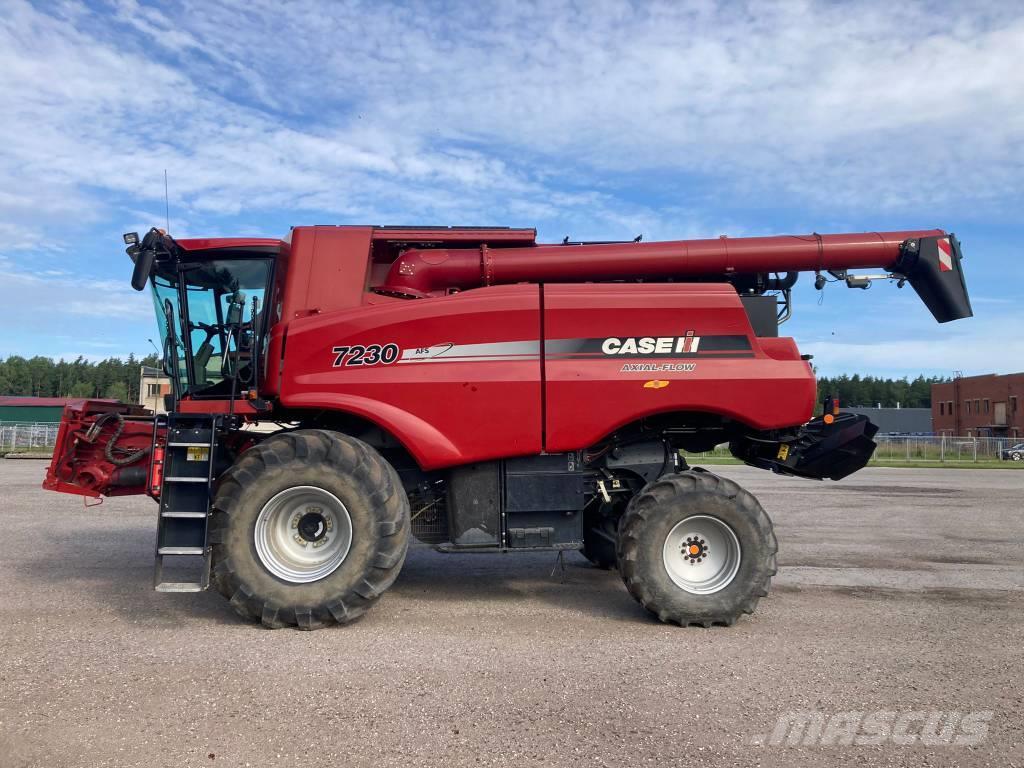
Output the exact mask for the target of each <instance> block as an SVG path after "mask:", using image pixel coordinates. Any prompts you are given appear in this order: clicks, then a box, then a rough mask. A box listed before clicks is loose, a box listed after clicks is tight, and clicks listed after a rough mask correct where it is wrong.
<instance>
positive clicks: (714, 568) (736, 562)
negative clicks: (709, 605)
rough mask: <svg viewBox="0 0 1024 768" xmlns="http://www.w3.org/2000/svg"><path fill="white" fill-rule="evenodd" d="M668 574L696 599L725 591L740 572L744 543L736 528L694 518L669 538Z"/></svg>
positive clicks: (665, 552)
mask: <svg viewBox="0 0 1024 768" xmlns="http://www.w3.org/2000/svg"><path fill="white" fill-rule="evenodd" d="M662 555H663V558H664V561H665V570H666V571H667V572H668V575H669V578H670V579H672V582H673V583H674V584H675V585H676V586H677V587H679V588H680V589H682V590H685V591H686V592H690V593H692V594H695V595H709V594H711V593H713V592H719V591H721V590H723V589H725V588H726V587H727V586H729V584H730V583H731V582H732V580H733V579H734V578H736V572H737V571H739V569H740V558H741V550H740V542H739V539H737V538H736V534H735V533H733V530H732V528H730V527H729V526H728V525H726V524H725V523H724V522H722V521H721V520H719V519H718V518H717V517H711V516H709V515H693V516H692V517H688V518H686V519H685V520H681V521H680V522H678V523H676V524H675V526H673V528H672V530H671V531H669V532H668V536H666V537H665V546H664V549H663V553H662Z"/></svg>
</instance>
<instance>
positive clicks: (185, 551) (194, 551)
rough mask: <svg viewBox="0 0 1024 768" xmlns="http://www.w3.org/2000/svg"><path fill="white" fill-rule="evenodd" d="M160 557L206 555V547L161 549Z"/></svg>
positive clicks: (159, 550)
mask: <svg viewBox="0 0 1024 768" xmlns="http://www.w3.org/2000/svg"><path fill="white" fill-rule="evenodd" d="M156 553H157V554H158V555H205V554H206V548H205V547H160V548H159V549H158V550H157V551H156Z"/></svg>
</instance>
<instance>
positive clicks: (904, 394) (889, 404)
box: [818, 373, 949, 408]
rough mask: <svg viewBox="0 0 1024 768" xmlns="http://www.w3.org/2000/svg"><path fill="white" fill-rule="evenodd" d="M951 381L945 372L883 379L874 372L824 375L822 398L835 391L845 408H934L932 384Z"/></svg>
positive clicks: (834, 394) (820, 380)
mask: <svg viewBox="0 0 1024 768" xmlns="http://www.w3.org/2000/svg"><path fill="white" fill-rule="evenodd" d="M944 381H949V379H948V378H943V377H941V376H918V377H917V378H916V379H913V380H911V379H882V378H876V377H874V376H860V375H859V374H856V373H855V374H853V376H847V375H846V374H843V375H842V376H835V377H829V376H820V377H819V378H818V399H819V400H823V399H824V398H825V397H826V396H828V395H832V396H833V397H838V398H839V406H840V407H841V408H845V407H853V408H858V407H861V408H873V407H874V406H876V405H878V404H879V403H881V405H882V407H883V408H895V407H896V404H897V403H899V406H900V407H901V408H931V406H932V384H938V383H941V382H944Z"/></svg>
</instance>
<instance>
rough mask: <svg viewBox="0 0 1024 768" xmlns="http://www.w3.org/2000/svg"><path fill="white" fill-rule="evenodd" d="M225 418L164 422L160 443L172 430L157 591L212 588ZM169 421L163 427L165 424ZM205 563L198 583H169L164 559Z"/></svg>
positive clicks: (159, 525)
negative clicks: (217, 465) (212, 532)
mask: <svg viewBox="0 0 1024 768" xmlns="http://www.w3.org/2000/svg"><path fill="white" fill-rule="evenodd" d="M220 418H221V417H220V416H216V415H209V414H180V413H177V414H169V415H167V416H166V417H158V421H157V425H156V428H155V430H154V440H155V439H156V435H157V434H159V431H160V427H161V426H166V429H167V431H166V435H167V442H166V447H165V452H164V466H163V480H162V482H161V484H160V512H159V515H160V517H159V519H158V520H157V536H156V566H155V569H154V573H153V588H154V589H155V590H156V591H157V592H202V591H203V590H205V589H206V588H207V587H209V586H210V547H209V545H208V543H207V541H206V534H207V527H208V523H209V520H210V504H211V501H212V493H213V480H214V457H215V456H216V453H217V432H218V427H219V426H220ZM164 419H165V420H166V421H165V423H164V424H163V425H162V424H161V423H160V420H164ZM165 557H176V558H179V557H180V558H193V559H195V558H201V560H200V561H199V562H200V563H201V564H200V566H199V567H200V569H201V570H200V571H199V573H198V574H197V580H196V581H164V575H163V570H164V558H165Z"/></svg>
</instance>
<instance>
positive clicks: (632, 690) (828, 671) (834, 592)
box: [0, 461, 1024, 768]
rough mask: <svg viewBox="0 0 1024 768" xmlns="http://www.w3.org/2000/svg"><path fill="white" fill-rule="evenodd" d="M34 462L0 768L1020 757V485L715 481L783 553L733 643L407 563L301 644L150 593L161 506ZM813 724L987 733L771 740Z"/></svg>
mask: <svg viewBox="0 0 1024 768" xmlns="http://www.w3.org/2000/svg"><path fill="white" fill-rule="evenodd" d="M44 465H45V462H41V461H0V518H2V526H3V527H2V531H3V533H2V535H0V654H2V656H0V766H3V767H4V768H8V767H9V766H23V765H26V766H27V765H32V766H35V765H39V766H47V767H48V768H49V767H52V766H100V765H103V766H127V765H145V766H174V767H175V768H180V767H181V766H200V765H203V766H213V767H216V766H247V765H250V766H267V765H310V766H311V765H320V764H323V765H327V764H330V765H335V766H342V765H373V766H390V765H395V766H399V765H401V766H407V765H441V764H444V765H448V766H462V765H467V766H480V765H515V766H524V765H542V764H544V765H560V766H561V765H572V766H576V765H579V766H584V765H586V766H632V765H659V766H663V765H688V766H690V765H730V766H735V765H807V766H819V765H836V764H844V763H850V764H857V765H876V764H879V765H901V766H902V765H992V766H1007V765H1018V766H1019V765H1024V746H1022V743H1024V698H1022V697H1024V685H1022V683H1024V666H1022V662H1024V654H1022V651H1021V643H1022V639H1024V610H1022V608H1024V554H1022V548H1021V544H1022V541H1024V473H1018V472H1007V471H998V470H989V471H986V470H927V469H908V470H904V469H868V470H864V471H862V472H861V473H859V474H858V475H856V476H855V477H853V478H850V479H848V480H846V481H844V482H842V483H829V484H822V483H813V482H809V481H801V480H795V479H791V478H779V477H774V476H772V475H770V474H768V473H765V472H761V471H759V470H754V469H749V468H747V467H734V466H728V467H721V468H718V470H717V471H719V472H720V473H721V474H723V475H727V476H729V477H732V478H734V479H736V480H738V481H739V482H740V483H742V484H744V485H745V486H747V487H748V488H749V489H750V490H752V491H753V492H754V493H755V494H757V495H758V496H759V498H760V499H761V502H762V504H764V506H765V508H766V509H767V510H768V512H769V514H770V515H771V516H772V518H773V519H774V520H775V523H776V530H777V533H778V537H779V542H780V546H781V551H780V564H781V567H782V570H781V572H780V574H779V575H778V576H777V577H776V579H775V582H774V586H773V589H772V594H771V596H770V597H769V598H767V599H766V600H763V601H762V602H761V604H760V606H759V607H758V610H757V611H756V613H755V614H754V615H753V616H749V617H746V618H745V619H743V620H742V621H740V622H739V623H738V624H737V625H736V626H734V627H731V628H713V629H710V630H703V629H700V628H693V627H691V628H688V629H680V628H678V627H670V626H663V625H661V624H658V623H657V622H656V621H653V620H651V619H650V618H649V617H648V616H647V614H646V613H645V612H644V611H643V610H642V609H641V608H640V607H639V606H638V605H637V604H636V603H634V602H633V600H632V599H631V598H630V597H629V596H628V595H627V593H626V591H625V589H624V588H623V586H622V584H621V582H620V581H619V579H618V576H617V575H616V574H615V573H611V572H605V571H599V570H596V569H594V568H591V567H590V566H589V565H588V564H587V563H586V561H584V560H583V559H582V558H581V557H579V556H577V555H572V556H571V557H568V558H567V568H566V571H565V574H564V577H561V576H560V574H559V573H558V572H556V573H555V574H554V576H552V566H553V565H554V564H555V558H554V555H546V554H545V555H520V556H511V555H507V556H499V555H486V556H483V555H476V556H474V555H440V554H437V553H434V552H433V551H431V550H428V549H424V548H420V549H415V550H414V551H412V552H411V553H410V556H409V559H408V560H407V562H406V565H405V568H404V570H403V571H402V575H401V577H400V578H399V580H398V582H397V583H396V585H395V586H394V588H392V590H391V591H390V592H389V593H388V594H387V595H386V596H385V597H384V598H383V600H382V601H381V602H380V603H379V604H378V605H377V606H376V607H375V608H374V609H373V610H372V611H371V612H370V613H369V614H368V615H367V616H366V617H365V618H364V619H362V620H361V621H359V622H358V623H356V624H355V625H353V626H350V627H344V628H334V629H329V630H322V631H319V632H311V633H306V632H298V631H294V630H281V631H276V632H274V631H269V630H264V629H261V628H259V627H255V626H250V625H247V624H244V623H241V622H240V621H238V620H236V618H235V617H234V614H233V613H232V612H231V610H230V609H229V608H228V606H227V604H226V603H225V602H224V601H223V600H222V599H221V598H220V597H219V596H218V595H216V594H212V593H211V594H199V595H181V594H178V595H173V594H172V595H162V594H156V593H154V592H152V591H151V589H150V587H151V578H152V547H153V536H154V527H155V505H153V504H152V502H148V501H146V500H144V499H141V498H138V497H135V498H129V499H121V500H116V499H115V500H108V501H107V503H105V504H104V505H103V506H101V507H98V508H96V509H90V510H84V509H83V508H82V502H81V500H79V499H76V498H73V497H70V496H61V495H57V494H52V493H45V492H43V491H42V490H41V489H40V488H39V483H40V481H41V480H42V476H43V473H44V471H45V466H44ZM808 710H814V711H818V712H821V713H822V717H824V718H826V719H827V722H828V724H829V726H830V727H835V726H836V724H837V723H840V722H841V721H842V720H843V718H845V717H846V715H845V714H844V713H848V712H857V713H867V714H870V713H876V712H878V711H883V712H896V713H898V714H897V717H898V716H899V713H908V712H926V713H927V712H933V711H935V712H942V713H950V712H956V713H960V714H963V713H970V712H983V713H984V712H990V713H991V716H990V719H988V720H987V735H984V737H983V738H981V739H980V742H979V743H977V744H974V745H973V746H957V745H948V746H947V745H938V746H935V745H932V746H926V745H923V744H922V743H920V739H915V738H914V736H913V734H914V733H916V732H917V731H919V730H920V729H921V724H920V722H916V724H915V725H911V728H910V733H911V736H910V737H909V738H903V739H901V738H899V737H898V735H897V737H896V738H895V739H880V740H881V741H882V743H881V744H877V745H863V744H862V745H856V744H855V745H852V746H842V745H831V746H823V745H821V744H818V743H816V742H814V740H813V739H811V740H810V742H811V743H809V744H805V743H803V742H801V743H800V745H799V746H788V745H786V744H783V745H778V746H773V745H772V743H771V741H772V739H771V735H772V733H773V730H774V728H775V726H776V722H777V720H778V718H779V717H780V716H782V715H785V714H786V713H789V712H794V711H808ZM947 716H948V715H947ZM855 717H857V718H859V717H860V715H859V714H858V715H856V716H855ZM908 717H913V716H912V715H909V716H908ZM977 717H979V718H980V719H981V721H982V722H983V725H982V728H981V732H982V733H984V728H985V724H984V721H985V718H986V717H989V716H988V715H984V714H982V715H978V716H977ZM856 726H857V721H854V727H855V728H856ZM965 731H966V728H964V729H962V730H957V731H955V732H954V733H956V734H963V733H964V732H965ZM865 732H867V728H866V726H862V727H861V730H860V731H858V733H860V734H861V735H863V734H864V733H865ZM882 733H883V734H884V733H885V731H884V730H883V732H882ZM840 735H841V734H840ZM833 736H835V734H833ZM798 740H799V739H798ZM826 740H827V739H826ZM908 740H909V741H912V742H914V743H912V744H900V743H893V742H894V741H897V742H898V741H904V742H905V741H908ZM805 741H806V740H805ZM839 741H840V742H841V741H842V739H841V738H840V739H839Z"/></svg>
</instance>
